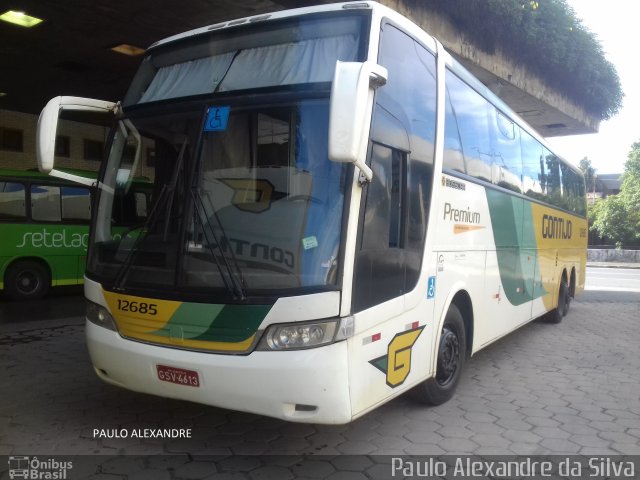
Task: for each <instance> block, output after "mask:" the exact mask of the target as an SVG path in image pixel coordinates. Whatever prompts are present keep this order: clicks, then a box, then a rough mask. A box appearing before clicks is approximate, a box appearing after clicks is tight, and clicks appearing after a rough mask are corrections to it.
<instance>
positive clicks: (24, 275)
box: [16, 271, 39, 295]
mask: <svg viewBox="0 0 640 480" xmlns="http://www.w3.org/2000/svg"><path fill="white" fill-rule="evenodd" d="M38 284H39V281H38V276H37V275H35V274H34V273H33V272H29V271H26V272H20V274H19V275H18V281H17V282H16V285H17V287H18V290H20V292H21V293H23V294H25V295H28V294H31V293H33V292H35V291H36V290H37V289H38Z"/></svg>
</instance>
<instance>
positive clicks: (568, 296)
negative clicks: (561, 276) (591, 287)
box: [562, 282, 572, 317]
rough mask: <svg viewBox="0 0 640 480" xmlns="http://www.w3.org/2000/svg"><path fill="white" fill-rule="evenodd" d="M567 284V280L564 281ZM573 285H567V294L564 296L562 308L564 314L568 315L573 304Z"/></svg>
mask: <svg viewBox="0 0 640 480" xmlns="http://www.w3.org/2000/svg"><path fill="white" fill-rule="evenodd" d="M564 283H565V285H566V283H567V282H564ZM571 288H572V287H571V285H567V294H566V295H565V297H564V309H563V310H562V316H563V317H566V316H567V313H569V307H570V306H571Z"/></svg>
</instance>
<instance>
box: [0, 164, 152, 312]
mask: <svg viewBox="0 0 640 480" xmlns="http://www.w3.org/2000/svg"><path fill="white" fill-rule="evenodd" d="M68 172H69V173H72V174H73V175H78V176H81V177H84V178H86V179H90V180H95V179H96V178H97V173H96V172H91V171H84V170H68ZM87 183H90V182H87ZM147 190H148V189H145V182H144V180H142V179H140V180H138V181H136V182H135V183H134V187H133V188H132V189H131V190H130V191H129V192H128V193H127V194H126V195H124V196H121V197H120V199H119V205H118V208H116V209H115V210H114V212H113V224H114V225H117V226H118V227H120V228H118V229H116V230H114V233H115V234H116V235H118V232H117V230H120V232H122V231H124V230H125V229H126V228H127V226H130V225H136V224H138V223H140V222H141V221H143V220H144V218H145V217H146V208H147V196H148V195H147V194H148V191H147ZM94 193H95V188H94V187H91V186H88V185H82V184H78V183H74V182H71V181H69V180H64V179H60V178H56V177H52V176H49V175H45V174H42V173H40V172H37V171H30V170H27V171H24V170H6V169H0V231H1V232H2V234H1V235H0V290H3V291H4V293H5V295H6V296H8V297H9V298H12V299H15V300H29V299H34V298H40V297H42V296H44V295H46V294H47V292H48V291H49V289H50V287H55V286H61V285H79V284H82V283H83V282H84V269H85V264H86V260H87V246H88V243H89V224H90V221H91V215H92V205H93V198H94Z"/></svg>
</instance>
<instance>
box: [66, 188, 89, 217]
mask: <svg viewBox="0 0 640 480" xmlns="http://www.w3.org/2000/svg"><path fill="white" fill-rule="evenodd" d="M61 194H62V219H63V220H72V221H74V220H75V221H77V220H84V221H88V220H90V219H91V193H90V191H89V189H88V188H77V187H62V188H61Z"/></svg>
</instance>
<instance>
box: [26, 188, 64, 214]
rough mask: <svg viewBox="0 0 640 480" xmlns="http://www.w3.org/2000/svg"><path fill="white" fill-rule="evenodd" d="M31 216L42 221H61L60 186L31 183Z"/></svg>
mask: <svg viewBox="0 0 640 480" xmlns="http://www.w3.org/2000/svg"><path fill="white" fill-rule="evenodd" d="M31 218H32V219H33V220H36V221H41V222H59V221H60V220H62V215H61V211H60V187H53V186H50V185H31Z"/></svg>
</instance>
